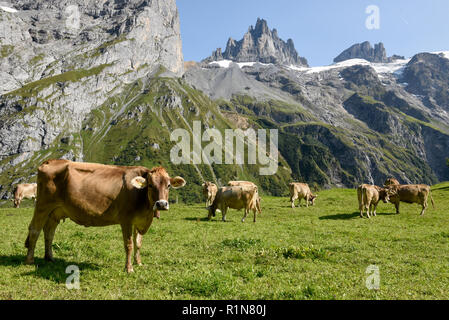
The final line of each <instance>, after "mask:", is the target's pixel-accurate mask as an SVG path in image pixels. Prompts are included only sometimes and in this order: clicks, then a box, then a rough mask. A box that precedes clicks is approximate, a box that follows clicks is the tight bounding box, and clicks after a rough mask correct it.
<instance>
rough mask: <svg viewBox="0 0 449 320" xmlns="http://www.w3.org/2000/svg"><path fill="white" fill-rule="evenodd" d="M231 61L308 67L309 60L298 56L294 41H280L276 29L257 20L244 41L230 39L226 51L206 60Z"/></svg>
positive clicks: (219, 50)
mask: <svg viewBox="0 0 449 320" xmlns="http://www.w3.org/2000/svg"><path fill="white" fill-rule="evenodd" d="M220 60H231V61H234V62H261V63H273V64H283V65H295V66H307V65H308V64H307V60H306V59H305V58H302V57H300V56H299V55H298V52H297V51H296V49H295V45H294V43H293V40H292V39H288V40H287V42H285V41H284V40H282V39H280V38H279V36H278V33H277V30H276V29H273V30H270V28H269V27H268V23H267V21H266V20H263V19H257V23H256V26H255V27H253V26H251V27H250V28H249V30H248V32H247V33H246V34H245V35H244V36H243V39H242V40H240V41H236V40H234V39H232V38H229V40H228V43H227V45H226V50H225V51H224V52H222V49H221V48H219V49H217V50H216V51H214V52H213V53H212V55H211V56H210V57H209V58H207V59H205V61H206V62H211V61H220Z"/></svg>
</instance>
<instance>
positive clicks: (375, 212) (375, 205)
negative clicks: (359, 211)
mask: <svg viewBox="0 0 449 320" xmlns="http://www.w3.org/2000/svg"><path fill="white" fill-rule="evenodd" d="M378 204H379V202H378V203H376V204H374V205H373V209H374V211H373V213H372V216H373V217H377V206H378Z"/></svg>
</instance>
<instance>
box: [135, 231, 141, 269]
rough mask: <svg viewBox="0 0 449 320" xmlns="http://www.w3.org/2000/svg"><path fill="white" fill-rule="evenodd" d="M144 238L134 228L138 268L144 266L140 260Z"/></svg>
mask: <svg viewBox="0 0 449 320" xmlns="http://www.w3.org/2000/svg"><path fill="white" fill-rule="evenodd" d="M142 240H143V236H142V235H141V234H140V232H139V231H137V229H136V228H134V234H133V241H134V262H135V263H136V264H137V265H138V266H142V259H141V258H140V248H142Z"/></svg>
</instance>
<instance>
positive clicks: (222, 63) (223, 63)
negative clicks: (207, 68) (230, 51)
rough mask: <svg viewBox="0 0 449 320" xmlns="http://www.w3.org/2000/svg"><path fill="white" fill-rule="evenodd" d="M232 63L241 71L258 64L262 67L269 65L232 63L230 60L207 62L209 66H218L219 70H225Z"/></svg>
mask: <svg viewBox="0 0 449 320" xmlns="http://www.w3.org/2000/svg"><path fill="white" fill-rule="evenodd" d="M233 63H235V64H237V65H238V66H239V68H240V69H243V68H244V67H253V66H254V65H255V64H260V65H262V66H268V65H269V64H266V63H260V62H234V61H231V60H220V61H212V62H209V65H218V66H219V67H220V68H224V69H227V68H229V67H230V66H231V64H233Z"/></svg>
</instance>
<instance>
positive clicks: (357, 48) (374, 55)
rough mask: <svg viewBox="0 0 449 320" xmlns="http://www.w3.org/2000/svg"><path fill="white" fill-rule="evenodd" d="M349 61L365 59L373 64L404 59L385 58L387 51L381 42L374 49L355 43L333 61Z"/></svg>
mask: <svg viewBox="0 0 449 320" xmlns="http://www.w3.org/2000/svg"><path fill="white" fill-rule="evenodd" d="M350 59H365V60H367V61H369V62H375V63H389V62H393V61H394V60H398V59H404V57H401V56H397V55H394V56H392V57H387V51H386V50H385V47H384V44H383V43H382V42H380V43H378V44H375V45H374V48H373V47H372V46H371V43H369V42H368V41H365V42H363V43H357V44H355V45H353V46H351V47H350V48H348V49H346V50H345V51H343V52H342V53H341V54H340V55H339V56H338V57H336V58H335V59H334V62H335V63H338V62H342V61H345V60H350Z"/></svg>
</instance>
